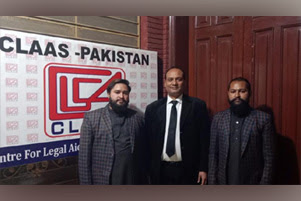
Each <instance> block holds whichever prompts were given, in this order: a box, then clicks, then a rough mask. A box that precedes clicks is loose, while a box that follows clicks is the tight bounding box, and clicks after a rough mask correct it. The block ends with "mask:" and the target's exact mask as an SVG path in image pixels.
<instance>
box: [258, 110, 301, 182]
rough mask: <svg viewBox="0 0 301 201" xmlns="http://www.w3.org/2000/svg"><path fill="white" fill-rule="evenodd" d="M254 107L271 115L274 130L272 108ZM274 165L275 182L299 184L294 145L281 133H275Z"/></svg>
mask: <svg viewBox="0 0 301 201" xmlns="http://www.w3.org/2000/svg"><path fill="white" fill-rule="evenodd" d="M256 109H258V110H261V111H263V112H266V113H268V114H270V115H271V117H272V122H273V125H274V130H276V129H275V124H274V113H273V110H272V108H270V107H268V106H266V105H260V106H258V107H257V108H256ZM275 166H276V168H275V184H279V185H280V184H292V185H296V184H300V175H299V167H298V157H297V151H296V147H295V145H294V142H293V141H292V140H291V139H290V138H288V137H286V136H283V135H282V134H281V133H276V161H275Z"/></svg>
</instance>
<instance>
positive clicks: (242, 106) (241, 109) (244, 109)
mask: <svg viewBox="0 0 301 201" xmlns="http://www.w3.org/2000/svg"><path fill="white" fill-rule="evenodd" d="M237 99H239V100H240V101H241V102H240V103H239V104H235V103H234V101H235V100H237ZM229 103H230V110H231V111H232V112H233V114H234V115H236V116H238V117H246V116H247V115H248V114H249V113H250V110H251V107H250V105H249V101H245V100H243V99H241V98H235V99H233V100H232V101H230V100H229Z"/></svg>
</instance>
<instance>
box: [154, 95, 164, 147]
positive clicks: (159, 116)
mask: <svg viewBox="0 0 301 201" xmlns="http://www.w3.org/2000/svg"><path fill="white" fill-rule="evenodd" d="M166 102H167V98H164V99H163V101H162V104H160V105H159V107H158V109H157V110H156V118H157V119H158V121H156V122H158V123H159V129H160V130H159V131H158V138H159V142H161V141H162V142H164V135H165V124H166Z"/></svg>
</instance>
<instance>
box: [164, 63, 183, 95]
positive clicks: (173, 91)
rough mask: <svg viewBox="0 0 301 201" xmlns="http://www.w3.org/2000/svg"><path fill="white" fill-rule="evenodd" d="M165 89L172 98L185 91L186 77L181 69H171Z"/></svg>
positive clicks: (167, 75)
mask: <svg viewBox="0 0 301 201" xmlns="http://www.w3.org/2000/svg"><path fill="white" fill-rule="evenodd" d="M164 86H165V89H166V91H167V93H168V95H169V96H170V97H171V98H178V97H179V96H180V95H181V94H182V93H183V87H184V78H183V73H182V71H181V70H179V69H176V68H175V69H171V70H169V71H168V72H167V74H166V79H165V81H164Z"/></svg>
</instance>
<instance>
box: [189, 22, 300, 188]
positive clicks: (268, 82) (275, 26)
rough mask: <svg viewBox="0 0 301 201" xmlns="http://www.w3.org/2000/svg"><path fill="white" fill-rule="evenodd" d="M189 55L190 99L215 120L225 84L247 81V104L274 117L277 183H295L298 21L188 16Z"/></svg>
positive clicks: (222, 106)
mask: <svg viewBox="0 0 301 201" xmlns="http://www.w3.org/2000/svg"><path fill="white" fill-rule="evenodd" d="M189 50H190V51H189V75H190V78H189V94H190V95H192V96H196V97H199V98H201V99H203V100H205V101H206V102H207V105H208V108H209V110H210V112H211V115H214V114H215V113H216V112H218V111H221V110H224V109H226V108H228V107H229V104H228V103H227V84H228V82H229V81H230V80H231V79H232V78H234V77H237V76H244V77H246V78H247V79H249V81H250V82H251V88H252V91H253V94H252V96H251V101H250V104H251V105H252V106H253V107H255V108H260V109H263V110H265V111H267V112H270V113H271V114H272V115H273V117H274V122H275V127H276V131H277V133H278V135H277V138H278V145H277V149H278V150H277V157H278V158H277V160H278V162H277V165H278V167H277V168H278V173H279V172H282V173H283V175H282V176H280V177H283V178H282V180H283V181H279V182H278V183H281V182H282V183H283V184H286V183H294V184H296V183H299V181H297V180H299V179H298V178H299V176H298V174H299V175H300V166H301V163H300V161H301V140H300V139H301V60H300V59H301V51H300V50H301V17H209V16H203V17H190V19H189ZM288 158H289V160H288ZM294 161H296V163H294ZM291 166H294V167H296V168H293V169H292V167H291ZM298 166H299V167H298ZM298 168H299V173H298ZM295 169H297V171H295ZM288 177H291V179H290V181H289V180H288V179H287V178H288ZM278 178H279V175H278ZM294 178H297V179H296V180H294ZM293 180H294V181H293Z"/></svg>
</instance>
